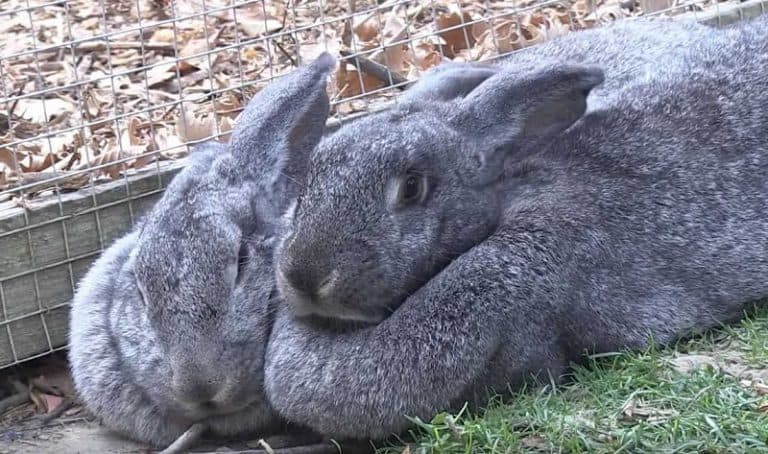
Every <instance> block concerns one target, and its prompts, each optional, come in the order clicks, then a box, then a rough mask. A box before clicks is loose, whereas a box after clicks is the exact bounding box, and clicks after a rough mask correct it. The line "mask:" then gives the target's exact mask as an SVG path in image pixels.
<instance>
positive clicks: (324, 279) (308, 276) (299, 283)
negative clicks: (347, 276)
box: [281, 262, 337, 297]
mask: <svg viewBox="0 0 768 454" xmlns="http://www.w3.org/2000/svg"><path fill="white" fill-rule="evenodd" d="M281 272H282V274H283V277H284V278H285V280H286V281H287V282H288V283H289V284H290V285H291V287H293V288H294V289H296V290H298V291H300V292H302V293H304V294H306V295H308V296H310V297H317V296H323V295H326V294H328V293H330V292H331V291H332V289H333V285H334V283H335V281H336V276H337V273H336V272H335V271H331V272H328V271H327V270H326V269H323V268H321V267H312V266H310V267H307V266H301V265H297V264H296V263H295V262H294V263H291V264H289V265H288V266H284V267H282V270H281Z"/></svg>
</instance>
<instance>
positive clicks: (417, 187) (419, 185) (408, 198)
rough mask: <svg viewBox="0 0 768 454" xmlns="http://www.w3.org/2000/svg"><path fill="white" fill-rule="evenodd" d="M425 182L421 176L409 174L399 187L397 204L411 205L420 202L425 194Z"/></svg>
mask: <svg viewBox="0 0 768 454" xmlns="http://www.w3.org/2000/svg"><path fill="white" fill-rule="evenodd" d="M426 186H427V184H426V181H425V178H424V176H423V175H419V174H416V173H409V174H407V175H406V176H405V178H404V179H403V181H402V183H401V185H400V194H399V197H398V199H399V202H400V204H401V205H411V204H414V203H418V202H420V201H421V200H422V199H423V198H424V195H425V193H426Z"/></svg>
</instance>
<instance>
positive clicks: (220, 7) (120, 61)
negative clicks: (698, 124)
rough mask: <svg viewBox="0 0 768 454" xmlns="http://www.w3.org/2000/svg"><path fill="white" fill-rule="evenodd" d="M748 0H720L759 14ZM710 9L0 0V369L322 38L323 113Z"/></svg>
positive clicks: (427, 0)
mask: <svg viewBox="0 0 768 454" xmlns="http://www.w3.org/2000/svg"><path fill="white" fill-rule="evenodd" d="M763 1H764V0H760V1H758V0H751V1H750V2H746V3H744V2H729V3H734V4H738V5H739V8H740V9H739V11H742V10H744V8H745V5H747V6H749V4H755V5H758V6H759V10H760V11H762V5H763V3H762V2H763ZM724 7H725V5H721V4H720V3H717V0H683V1H682V2H681V1H680V0H638V1H635V0H558V1H555V0H545V1H535V0H533V1H530V0H526V1H513V0H494V1H491V0H478V1H456V0H424V1H410V0H386V1H383V2H376V1H372V0H358V1H356V0H346V1H331V0H323V1H303V2H302V1H266V0H252V1H233V0H118V1H106V0H100V1H97V2H94V1H92V0H70V1H67V0H59V1H40V0H38V1H32V0H2V1H0V32H2V35H1V37H0V41H1V42H2V51H1V52H2V53H1V54H0V92H1V96H2V103H1V104H2V106H3V107H2V110H0V309H1V310H2V312H0V368H3V367H7V366H11V365H14V364H18V363H19V362H22V361H25V360H28V359H31V358H34V357H37V356H41V355H44V354H47V353H50V352H52V351H55V350H57V349H60V348H63V347H64V346H66V343H67V338H66V337H67V323H68V317H67V313H68V304H69V301H70V300H71V298H72V295H73V293H74V289H75V287H76V284H77V282H78V281H79V279H80V278H81V277H82V276H83V274H84V273H85V271H86V270H87V268H88V266H89V265H90V264H91V262H92V261H93V260H94V259H95V258H96V256H98V254H99V253H100V251H101V250H103V249H104V248H105V247H106V246H108V245H109V244H110V243H111V242H112V241H113V240H114V239H116V238H117V237H119V236H120V235H122V234H124V233H125V232H126V231H127V230H128V229H129V228H130V226H131V225H132V224H133V222H134V220H135V219H136V217H137V216H139V215H140V214H141V213H143V212H144V211H145V210H146V209H147V208H148V207H150V206H151V205H152V203H153V202H154V201H155V200H156V199H157V198H158V197H159V195H160V194H161V193H162V190H163V188H164V187H165V185H166V184H167V183H168V181H169V180H170V178H172V176H173V175H174V174H175V172H176V171H178V169H179V168H180V167H181V166H182V165H183V157H184V156H185V155H186V153H187V152H188V149H187V145H188V144H190V143H195V142H199V141H201V140H208V139H215V140H222V141H225V140H227V138H228V134H229V132H230V131H231V129H232V126H233V125H234V123H235V121H236V118H237V115H238V114H239V112H240V111H241V110H242V108H243V106H244V105H245V104H246V103H247V101H248V100H249V99H250V98H251V97H252V96H253V94H254V93H256V92H257V91H258V90H259V89H261V88H262V87H263V86H264V85H265V84H266V83H268V82H269V81H270V80H272V79H274V78H276V77H279V76H281V75H283V74H285V73H287V72H289V71H291V70H292V69H293V68H295V67H296V65H299V64H302V63H303V62H305V61H307V60H310V59H313V58H314V57H316V56H317V55H318V54H319V53H320V52H323V51H329V52H331V53H332V54H334V55H336V56H337V57H341V56H345V57H344V58H343V59H342V60H341V62H340V64H339V67H338V69H337V71H336V72H335V74H334V77H333V78H332V80H331V81H330V83H329V87H328V90H329V94H330V95H331V98H332V109H333V112H332V113H333V116H334V119H335V120H336V121H338V120H343V119H345V118H350V117H352V116H356V115H359V114H360V113H364V112H366V111H368V110H371V109H375V108H376V106H380V105H382V103H386V102H387V101H388V100H390V99H391V98H392V96H393V94H395V93H397V91H398V89H402V88H403V87H404V86H406V85H407V84H409V83H410V82H411V81H413V80H416V79H418V77H419V76H420V74H422V73H423V72H424V71H425V70H427V69H428V68H430V67H432V66H434V65H436V64H439V63H440V62H441V61H444V60H446V59H449V60H463V61H468V60H487V59H491V58H495V57H497V56H499V55H503V54H506V53H510V52H514V51H517V50H519V49H521V48H523V47H526V46H530V45H535V44H537V43H539V42H541V41H543V40H546V39H549V38H551V37H552V36H556V35H558V34H562V33H567V32H569V31H571V30H576V29H580V28H588V27H593V26H599V25H600V24H601V23H603V22H605V21H612V20H619V19H622V20H623V19H628V18H631V17H635V16H638V15H641V14H645V15H647V14H650V13H653V14H677V13H681V12H691V11H693V12H695V11H698V10H701V9H702V8H703V9H710V10H714V11H716V12H718V11H720V9H722V8H724ZM753 10H754V8H753ZM755 11H756V10H755ZM753 12H754V11H753ZM356 57H362V58H361V59H356Z"/></svg>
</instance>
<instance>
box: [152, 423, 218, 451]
mask: <svg viewBox="0 0 768 454" xmlns="http://www.w3.org/2000/svg"><path fill="white" fill-rule="evenodd" d="M207 429H208V426H206V425H205V424H203V423H201V422H198V423H195V424H192V426H190V428H189V429H187V431H186V432H184V433H183V434H181V436H179V438H177V439H176V441H174V442H173V443H171V445H170V446H168V447H167V448H165V449H163V450H162V451H160V452H159V453H158V454H182V453H185V452H187V451H189V450H190V448H192V446H194V445H196V444H197V443H198V442H199V441H200V438H202V436H203V433H204V432H205V431H206V430H207Z"/></svg>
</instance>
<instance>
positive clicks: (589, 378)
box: [381, 310, 768, 454]
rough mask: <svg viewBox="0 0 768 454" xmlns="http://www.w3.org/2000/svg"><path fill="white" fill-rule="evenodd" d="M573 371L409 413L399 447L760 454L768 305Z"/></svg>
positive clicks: (766, 407)
mask: <svg viewBox="0 0 768 454" xmlns="http://www.w3.org/2000/svg"><path fill="white" fill-rule="evenodd" d="M691 364H693V365H694V366H693V367H691ZM573 378H574V380H573V381H570V382H569V383H568V384H565V385H562V386H559V387H552V386H547V387H544V388H539V389H533V390H531V389H529V390H527V391H522V392H519V393H517V394H516V395H514V396H512V397H510V398H506V399H505V402H502V401H501V400H500V399H495V400H494V401H492V402H491V403H490V404H489V405H488V408H487V409H486V410H485V411H482V412H479V413H478V414H471V413H469V412H467V411H466V410H465V411H462V412H460V413H459V414H457V415H449V414H440V415H438V416H437V417H435V418H434V419H433V420H432V421H430V422H421V421H416V422H417V425H418V429H417V430H416V431H414V435H415V442H411V443H409V445H408V446H407V451H406V452H410V453H457V454H458V453H467V454H469V453H516V452H565V453H582V452H589V453H603V452H605V453H608V452H610V453H616V452H628V453H629V452H631V453H651V452H652V453H656V452H663V453H667V452H669V453H672V452H675V453H678V452H679V453H750V452H767V453H768V386H767V387H765V388H763V389H760V388H759V386H755V383H757V382H760V381H762V382H764V383H767V384H768V311H765V310H763V311H759V312H755V313H753V314H752V315H751V316H750V317H749V318H747V319H746V320H745V321H744V322H743V323H741V324H740V325H738V326H735V327H727V328H723V329H720V330H716V331H713V332H710V333H707V334H706V335H704V336H701V337H697V338H695V339H692V340H686V341H681V342H680V343H678V345H677V346H676V347H675V348H667V349H658V350H657V349H653V348H651V349H649V350H648V351H646V352H644V353H623V354H616V355H609V356H607V357H606V356H603V357H602V358H599V359H591V360H590V364H589V365H588V366H586V367H578V366H577V367H575V368H574V370H573ZM745 380H751V381H752V383H751V384H750V383H749V382H747V381H745ZM763 394H765V395H763ZM403 450H404V448H403V447H402V446H400V447H396V448H395V447H393V448H388V449H383V450H381V452H382V453H395V452H397V453H400V452H403Z"/></svg>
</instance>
